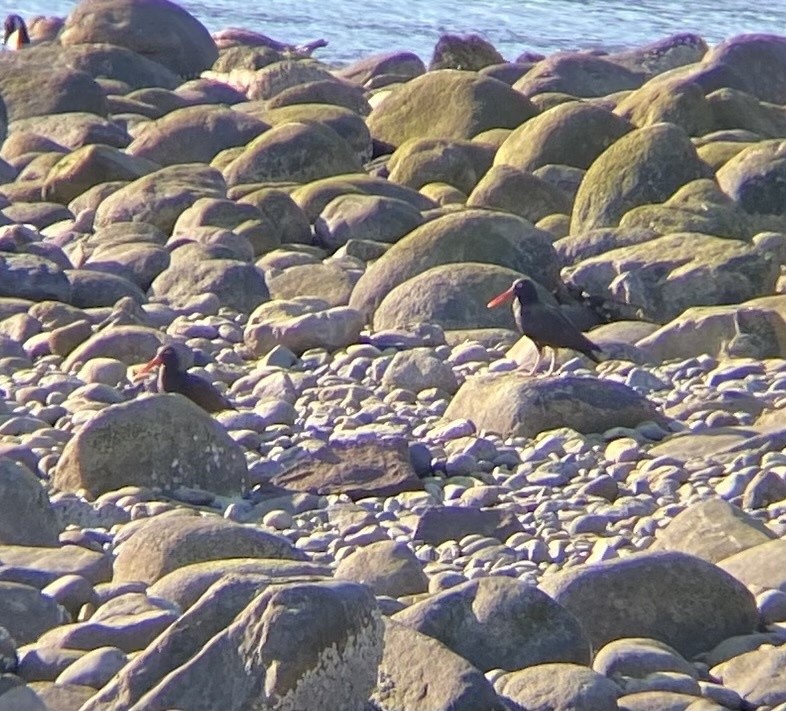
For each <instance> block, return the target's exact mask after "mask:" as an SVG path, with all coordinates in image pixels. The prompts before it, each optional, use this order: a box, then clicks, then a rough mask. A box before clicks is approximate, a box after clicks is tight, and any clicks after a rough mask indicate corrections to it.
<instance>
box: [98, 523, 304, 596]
mask: <svg viewBox="0 0 786 711" xmlns="http://www.w3.org/2000/svg"><path fill="white" fill-rule="evenodd" d="M303 557H304V556H303V554H302V553H300V552H299V551H298V550H297V549H295V548H294V547H293V546H292V545H291V544H290V543H289V541H288V540H287V539H286V538H283V537H281V536H278V535H276V534H274V533H271V532H270V531H265V530H262V529H259V528H254V527H251V526H242V525H241V524H238V523H233V522H231V521H227V520H226V519H223V518H221V517H219V516H211V517H202V516H179V517H177V518H170V519H166V518H160V517H153V518H151V519H150V520H148V521H146V522H145V523H144V524H143V525H142V526H141V527H139V528H138V529H136V530H135V531H134V532H133V533H132V534H131V537H130V538H128V540H126V541H124V542H123V545H122V546H121V547H120V549H119V550H118V554H117V557H116V558H115V562H114V575H113V579H114V581H115V582H123V581H129V580H141V581H143V582H146V583H148V584H152V583H154V582H156V581H157V580H160V579H161V578H163V577H164V576H165V575H167V574H168V573H171V572H172V571H173V570H177V569H178V568H182V567H183V566H186V565H192V564H194V563H201V562H204V561H208V560H221V559H222V558H276V559H278V558H285V559H292V560H302V559H303Z"/></svg>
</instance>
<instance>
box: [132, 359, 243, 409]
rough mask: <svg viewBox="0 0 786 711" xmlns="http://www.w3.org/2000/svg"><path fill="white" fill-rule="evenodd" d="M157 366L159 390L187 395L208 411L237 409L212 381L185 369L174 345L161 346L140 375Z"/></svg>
mask: <svg viewBox="0 0 786 711" xmlns="http://www.w3.org/2000/svg"><path fill="white" fill-rule="evenodd" d="M156 367H159V371H158V391H159V392H162V393H180V394H181V395H185V396H186V397H187V398H188V399H189V400H191V401H192V402H195V403H196V404H197V405H199V406H200V407H201V408H202V409H203V410H207V411H208V412H220V411H221V410H234V409H235V407H234V406H233V405H232V403H231V402H229V400H227V399H226V398H225V397H224V396H223V395H222V394H221V393H220V392H219V391H218V390H217V389H216V387H215V386H214V385H213V384H212V383H210V382H208V381H207V380H205V379H204V378H200V377H199V376H198V375H194V374H193V373H189V372H188V371H187V370H185V369H184V368H183V367H182V364H181V363H180V358H179V356H178V355H177V351H176V350H175V349H174V348H173V347H172V346H163V347H162V348H159V349H158V352H157V353H156V355H155V356H154V357H153V358H152V359H151V360H149V361H148V362H147V363H146V364H145V365H144V366H143V367H142V369H141V370H140V371H139V373H138V375H143V374H144V373H149V372H150V371H151V370H153V368H156Z"/></svg>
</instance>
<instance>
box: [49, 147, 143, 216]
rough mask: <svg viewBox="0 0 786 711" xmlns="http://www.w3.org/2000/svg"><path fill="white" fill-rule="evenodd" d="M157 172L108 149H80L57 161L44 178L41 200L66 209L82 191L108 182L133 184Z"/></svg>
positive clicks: (121, 153)
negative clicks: (128, 181)
mask: <svg viewBox="0 0 786 711" xmlns="http://www.w3.org/2000/svg"><path fill="white" fill-rule="evenodd" d="M154 170H158V165H156V164H155V163H152V162H151V161H149V160H144V159H141V158H133V157H131V156H129V155H127V154H126V153H124V152H122V151H120V150H118V149H117V148H112V147H111V146H101V145H89V146H83V147H82V148H79V149H77V150H75V151H73V152H72V153H69V154H68V155H67V156H65V157H63V158H62V159H60V160H59V161H58V162H57V163H56V164H55V165H54V167H53V168H51V169H50V171H49V172H48V173H47V175H46V180H45V182H44V187H43V190H42V197H43V198H44V199H45V200H52V201H54V202H59V203H61V204H63V205H67V204H68V203H69V202H71V200H73V199H74V198H76V197H77V196H79V195H81V194H82V193H83V192H85V190H88V189H89V188H92V187H93V186H94V185H98V184H99V183H106V182H108V181H110V180H136V179H137V178H141V177H142V176H143V175H147V174H148V173H152V172H153V171H154Z"/></svg>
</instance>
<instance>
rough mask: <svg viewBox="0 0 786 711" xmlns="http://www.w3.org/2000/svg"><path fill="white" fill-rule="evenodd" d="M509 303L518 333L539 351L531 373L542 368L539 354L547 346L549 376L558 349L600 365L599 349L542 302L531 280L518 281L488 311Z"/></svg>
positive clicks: (495, 298)
mask: <svg viewBox="0 0 786 711" xmlns="http://www.w3.org/2000/svg"><path fill="white" fill-rule="evenodd" d="M510 301H513V317H514V318H515V320H516V325H517V326H518V329H519V331H521V333H522V334H523V335H525V336H527V338H529V339H530V340H531V341H533V342H534V343H535V345H536V346H537V347H538V360H537V362H536V363H535V366H534V367H533V368H532V370H531V371H530V372H534V371H535V370H537V367H538V365H540V358H541V352H540V351H541V349H542V348H543V347H544V346H549V347H550V348H551V349H552V353H551V364H550V366H549V373H551V371H552V370H553V368H554V359H555V355H554V349H555V348H572V349H573V350H574V351H578V352H579V353H583V354H584V355H585V356H587V357H588V358H591V359H592V360H594V361H595V362H596V363H600V359H599V358H598V356H597V355H595V354H596V353H601V352H602V351H601V349H600V346H598V345H597V344H595V343H593V342H592V341H590V340H589V338H587V337H586V336H585V335H584V334H583V333H582V332H581V331H580V330H579V329H578V328H576V326H575V325H574V324H573V323H572V322H571V321H570V320H569V319H568V318H567V316H565V314H563V313H562V311H561V310H560V308H559V307H557V306H551V305H550V304H546V303H544V302H543V301H541V299H540V297H539V296H538V290H537V287H536V286H535V283H534V282H533V281H532V280H531V279H516V281H514V282H513V284H512V285H511V287H510V288H509V289H506V290H505V291H503V292H502V293H501V294H498V295H497V296H495V297H494V298H493V299H492V300H491V301H489V302H488V304H487V307H488V308H490V309H493V308H496V307H497V306H501V305H502V304H506V303H508V302H510Z"/></svg>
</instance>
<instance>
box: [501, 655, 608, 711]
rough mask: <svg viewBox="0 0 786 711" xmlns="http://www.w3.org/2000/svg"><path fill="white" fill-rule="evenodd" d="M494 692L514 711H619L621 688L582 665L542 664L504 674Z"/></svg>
mask: <svg viewBox="0 0 786 711" xmlns="http://www.w3.org/2000/svg"><path fill="white" fill-rule="evenodd" d="M494 689H495V690H496V691H497V693H498V694H499V695H500V697H501V698H502V699H504V701H505V702H506V703H507V704H508V706H509V708H513V709H516V710H518V709H531V708H538V707H540V708H549V709H571V711H616V710H617V709H618V708H620V707H619V706H618V705H617V696H618V695H619V687H618V686H617V685H616V684H615V683H614V682H613V681H612V680H611V679H608V678H606V677H605V676H603V675H602V674H598V673H597V672H594V671H592V669H587V668H586V667H584V666H579V665H578V664H559V663H556V664H540V665H537V666H532V667H528V668H526V669H520V670H518V671H513V672H510V673H509V674H503V675H502V676H500V677H499V678H498V679H497V680H496V681H495V682H494Z"/></svg>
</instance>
